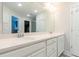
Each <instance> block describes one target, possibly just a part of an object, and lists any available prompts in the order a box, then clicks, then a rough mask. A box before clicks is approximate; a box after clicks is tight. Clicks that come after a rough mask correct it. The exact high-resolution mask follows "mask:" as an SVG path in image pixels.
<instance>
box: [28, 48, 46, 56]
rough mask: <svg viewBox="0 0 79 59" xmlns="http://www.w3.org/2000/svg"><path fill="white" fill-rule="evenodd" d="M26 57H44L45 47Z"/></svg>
mask: <svg viewBox="0 0 79 59" xmlns="http://www.w3.org/2000/svg"><path fill="white" fill-rule="evenodd" d="M28 57H46V48H43V49H41V50H39V51H37V52H35V53H33V54H32V55H30V56H28Z"/></svg>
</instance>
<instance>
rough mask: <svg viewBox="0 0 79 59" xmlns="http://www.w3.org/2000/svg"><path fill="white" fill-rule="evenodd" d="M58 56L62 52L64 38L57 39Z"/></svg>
mask: <svg viewBox="0 0 79 59" xmlns="http://www.w3.org/2000/svg"><path fill="white" fill-rule="evenodd" d="M57 40H58V44H57V45H58V56H60V54H61V53H62V52H63V51H64V36H60V37H58V39H57Z"/></svg>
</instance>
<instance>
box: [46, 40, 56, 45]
mask: <svg viewBox="0 0 79 59" xmlns="http://www.w3.org/2000/svg"><path fill="white" fill-rule="evenodd" d="M56 42H57V40H56V38H53V39H50V40H47V45H50V44H53V43H56Z"/></svg>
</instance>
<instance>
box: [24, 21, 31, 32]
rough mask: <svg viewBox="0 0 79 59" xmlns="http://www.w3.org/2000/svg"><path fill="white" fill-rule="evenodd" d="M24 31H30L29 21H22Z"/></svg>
mask: <svg viewBox="0 0 79 59" xmlns="http://www.w3.org/2000/svg"><path fill="white" fill-rule="evenodd" d="M24 32H25V33H26V32H30V21H26V20H25V21H24Z"/></svg>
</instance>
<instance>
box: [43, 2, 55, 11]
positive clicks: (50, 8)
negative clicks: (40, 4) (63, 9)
mask: <svg viewBox="0 0 79 59" xmlns="http://www.w3.org/2000/svg"><path fill="white" fill-rule="evenodd" d="M44 5H45V8H46V9H48V10H49V11H53V10H55V9H56V8H55V6H54V4H53V3H44Z"/></svg>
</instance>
